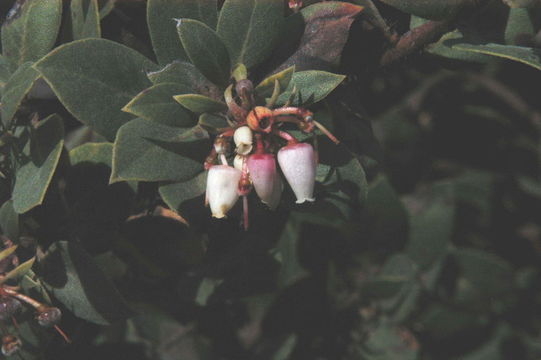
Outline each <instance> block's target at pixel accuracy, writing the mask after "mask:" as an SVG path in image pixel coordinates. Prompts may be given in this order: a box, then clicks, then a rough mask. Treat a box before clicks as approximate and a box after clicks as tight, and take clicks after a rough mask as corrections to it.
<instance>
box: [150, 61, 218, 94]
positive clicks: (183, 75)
mask: <svg viewBox="0 0 541 360" xmlns="http://www.w3.org/2000/svg"><path fill="white" fill-rule="evenodd" d="M147 75H148V78H149V79H150V81H152V82H153V83H154V84H161V83H175V84H178V85H179V86H183V87H185V88H188V89H191V91H190V93H196V94H201V95H206V96H209V97H212V98H214V99H216V98H218V96H222V94H221V92H220V90H219V89H218V88H217V87H216V86H215V85H214V84H212V83H211V82H210V81H208V80H207V79H206V78H205V77H204V76H203V74H201V72H200V71H199V70H197V68H196V67H195V66H194V65H193V64H190V63H188V62H184V61H175V62H173V63H171V64H169V65H166V66H165V67H164V68H163V69H160V70H158V71H153V72H149V73H148V74H147Z"/></svg>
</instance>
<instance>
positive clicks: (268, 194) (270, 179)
mask: <svg viewBox="0 0 541 360" xmlns="http://www.w3.org/2000/svg"><path fill="white" fill-rule="evenodd" d="M248 170H249V172H250V178H251V179H252V183H253V185H254V189H255V192H256V193H257V195H258V196H259V198H260V199H261V201H262V202H263V203H264V204H267V205H268V206H269V207H270V208H271V209H275V208H276V206H278V202H279V201H280V195H281V180H280V175H279V174H278V172H277V171H276V160H275V158H274V155H273V154H253V155H251V156H250V157H249V158H248Z"/></svg>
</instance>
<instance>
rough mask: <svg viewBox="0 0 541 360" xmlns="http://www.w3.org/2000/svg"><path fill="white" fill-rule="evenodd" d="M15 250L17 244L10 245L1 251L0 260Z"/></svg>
mask: <svg viewBox="0 0 541 360" xmlns="http://www.w3.org/2000/svg"><path fill="white" fill-rule="evenodd" d="M15 250H17V245H13V246H10V247H8V248H7V249H4V250H2V251H0V261H2V260H4V259H5V258H7V257H8V256H10V255H11V254H13V253H14V252H15Z"/></svg>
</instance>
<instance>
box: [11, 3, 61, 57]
mask: <svg viewBox="0 0 541 360" xmlns="http://www.w3.org/2000/svg"><path fill="white" fill-rule="evenodd" d="M61 16H62V0H25V1H17V2H16V3H15V5H13V8H12V9H11V10H10V12H9V14H8V16H7V18H6V21H5V22H4V24H3V25H2V31H1V36H2V53H3V55H4V56H6V57H7V58H9V59H10V60H11V62H12V63H14V64H16V65H21V64H23V63H25V62H27V61H36V60H38V59H39V58H41V57H43V56H45V55H46V54H47V53H48V52H49V50H51V48H52V47H53V45H54V43H55V41H56V36H57V34H58V29H59V28H60V20H61Z"/></svg>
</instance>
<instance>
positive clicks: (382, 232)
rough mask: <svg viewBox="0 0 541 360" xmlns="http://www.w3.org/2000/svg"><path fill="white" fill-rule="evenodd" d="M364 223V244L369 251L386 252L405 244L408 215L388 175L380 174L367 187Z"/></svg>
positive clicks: (362, 225)
mask: <svg viewBox="0 0 541 360" xmlns="http://www.w3.org/2000/svg"><path fill="white" fill-rule="evenodd" d="M361 221H362V222H361V224H360V227H361V231H362V232H363V233H364V234H366V236H365V238H366V241H365V244H366V245H367V246H369V247H370V248H372V249H373V248H375V249H382V250H383V251H384V252H385V253H387V252H390V251H392V250H393V249H401V248H402V247H403V245H404V244H405V242H406V240H407V232H408V214H407V212H406V209H405V208H404V205H403V204H402V202H401V201H400V198H399V197H398V195H397V194H396V191H395V190H394V189H393V187H392V185H391V183H390V182H389V179H388V178H387V177H386V176H383V175H380V176H378V177H376V178H375V179H373V180H372V182H371V183H370V184H369V185H368V194H367V199H366V203H365V204H364V206H363V208H362V217H361Z"/></svg>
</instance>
